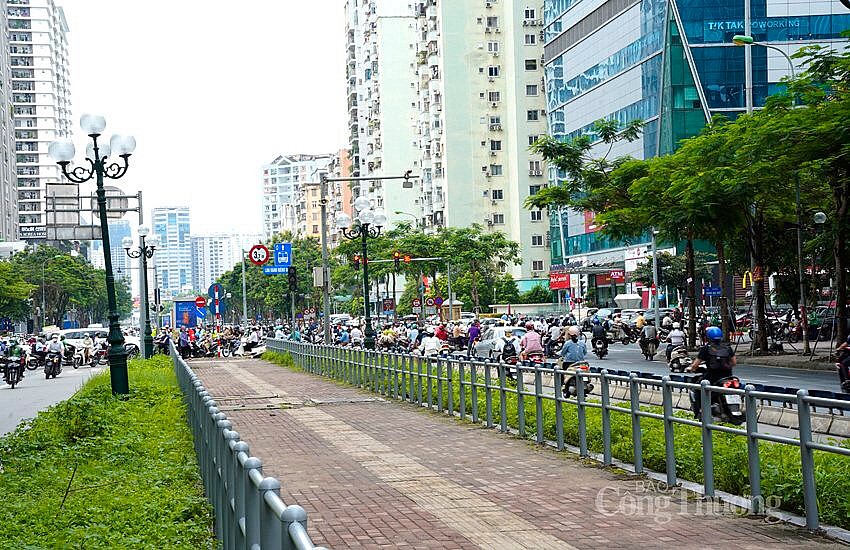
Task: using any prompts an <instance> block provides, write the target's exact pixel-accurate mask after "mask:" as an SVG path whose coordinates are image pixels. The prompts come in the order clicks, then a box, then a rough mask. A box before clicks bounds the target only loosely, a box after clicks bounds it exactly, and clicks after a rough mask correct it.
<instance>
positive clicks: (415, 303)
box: [413, 298, 422, 307]
mask: <svg viewBox="0 0 850 550" xmlns="http://www.w3.org/2000/svg"><path fill="white" fill-rule="evenodd" d="M421 305H422V300H420V299H419V298H414V299H413V307H420V306H421Z"/></svg>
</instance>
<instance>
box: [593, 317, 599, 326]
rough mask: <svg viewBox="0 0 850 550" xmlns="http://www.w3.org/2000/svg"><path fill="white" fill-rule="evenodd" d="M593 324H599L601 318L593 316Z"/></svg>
mask: <svg viewBox="0 0 850 550" xmlns="http://www.w3.org/2000/svg"><path fill="white" fill-rule="evenodd" d="M593 324H594V325H598V324H599V319H597V318H596V317H594V318H593Z"/></svg>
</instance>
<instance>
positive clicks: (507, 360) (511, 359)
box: [499, 355, 519, 380]
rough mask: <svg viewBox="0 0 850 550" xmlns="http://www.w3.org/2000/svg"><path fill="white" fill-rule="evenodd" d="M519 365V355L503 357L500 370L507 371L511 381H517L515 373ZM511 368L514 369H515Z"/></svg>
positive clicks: (506, 373) (506, 374)
mask: <svg viewBox="0 0 850 550" xmlns="http://www.w3.org/2000/svg"><path fill="white" fill-rule="evenodd" d="M517 363H519V356H517V355H508V356H504V355H503V356H502V361H501V365H500V366H499V368H503V369H505V376H506V377H507V378H509V379H511V380H516V374H515V373H514V371H515V370H516V364H517ZM511 367H514V368H513V369H512V368H511Z"/></svg>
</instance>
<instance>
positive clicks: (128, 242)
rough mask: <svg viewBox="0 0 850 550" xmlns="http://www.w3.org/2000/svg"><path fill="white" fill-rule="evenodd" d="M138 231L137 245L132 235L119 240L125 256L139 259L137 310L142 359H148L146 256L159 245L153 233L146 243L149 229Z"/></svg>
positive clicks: (150, 336) (150, 344) (150, 335)
mask: <svg viewBox="0 0 850 550" xmlns="http://www.w3.org/2000/svg"><path fill="white" fill-rule="evenodd" d="M138 232H139V246H137V247H134V246H133V238H132V237H124V238H123V239H122V240H121V244H123V245H124V251H125V252H126V253H127V256H129V257H131V258H138V259H139V260H140V264H141V269H142V276H141V277H139V293H140V294H141V296H142V303H141V304H140V306H139V311H140V312H141V324H142V330H143V331H144V341H143V342H142V359H150V358H151V357H153V332H152V331H151V315H150V311H151V310H150V302H149V301H148V258H152V257H153V252H154V250H156V247H157V246H159V237H157V236H156V235H153V236H152V237H151V238H150V239H149V240H148V243H147V245H146V244H145V237H147V236H148V233H150V229H148V228H147V226H144V225H142V226H140V227H139V229H138Z"/></svg>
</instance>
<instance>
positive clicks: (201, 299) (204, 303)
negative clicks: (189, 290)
mask: <svg viewBox="0 0 850 550" xmlns="http://www.w3.org/2000/svg"><path fill="white" fill-rule="evenodd" d="M195 305H196V306H198V307H207V299H206V298H204V297H203V296H198V297H197V298H195Z"/></svg>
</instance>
